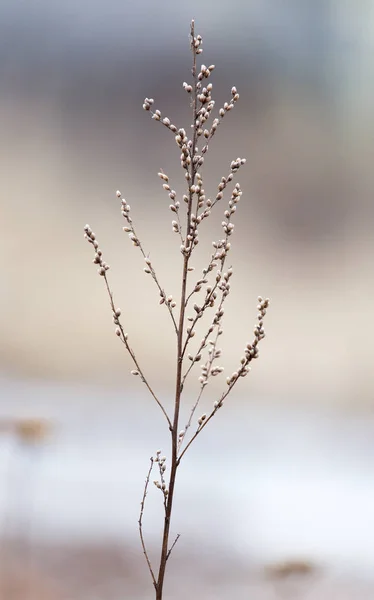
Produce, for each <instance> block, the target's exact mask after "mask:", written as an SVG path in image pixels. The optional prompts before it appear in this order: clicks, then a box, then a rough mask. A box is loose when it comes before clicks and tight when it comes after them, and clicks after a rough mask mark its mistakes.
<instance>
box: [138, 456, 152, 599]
mask: <svg viewBox="0 0 374 600" xmlns="http://www.w3.org/2000/svg"><path fill="white" fill-rule="evenodd" d="M152 469H153V457H151V464H150V467H149V470H148V473H147V477H146V479H145V485H144V492H143V498H142V501H141V503H140V515H139V520H138V523H139V535H140V541H141V543H142V548H143V552H144V556H145V559H146V561H147V565H148V569H149V572H150V574H151V577H152V581H153V585H154V588H155V589H156V590H157V583H156V577H155V575H154V573H153V569H152V565H151V561H150V558H149V556H148V552H147V548H146V545H145V542H144V536H143V514H144V505H145V499H146V496H147V491H148V485H149V478H150V476H151V472H152Z"/></svg>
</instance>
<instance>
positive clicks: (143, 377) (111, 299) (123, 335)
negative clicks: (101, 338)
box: [103, 273, 172, 430]
mask: <svg viewBox="0 0 374 600" xmlns="http://www.w3.org/2000/svg"><path fill="white" fill-rule="evenodd" d="M103 277H104V281H105V285H106V289H107V291H108V295H109V300H110V306H111V308H112V312H113V315H115V314H116V307H115V305H114V301H113V292H112V290H111V289H110V286H109V282H108V278H107V276H106V273H104V275H103ZM116 319H117V323H118V327H119V330H120V332H121V341H122V343H123V344H124V345H125V346H126V350H127V352H128V353H129V354H130V356H131V358H132V360H133V362H134V364H135V366H136V369H137V371H138V372H139V375H140V377H141V380H142V382H143V383H145V385H146V387H147V388H148V391H149V392H150V394H151V395H152V397H153V398H154V399H155V400H156V402H157V404H158V405H159V407H160V408H161V410H162V412H163V413H164V415H165V418H166V420H167V422H168V424H169V429H170V430H171V426H172V425H171V421H170V418H169V415H168V414H167V412H166V410H165V408H164V407H163V406H162V404H161V402H160V400H159V399H158V398H157V396H156V394H155V393H154V391H153V389H152V388H151V386H150V385H149V383H148V381H147V379H146V377H145V375H144V373H143V370H142V368H141V367H140V365H139V363H138V361H137V358H136V356H135V353H134V351H133V350H132V348H131V347H130V345H129V343H128V341H127V335H126V334H125V331H124V329H123V327H122V324H121V322H120V320H119V318H118V317H116Z"/></svg>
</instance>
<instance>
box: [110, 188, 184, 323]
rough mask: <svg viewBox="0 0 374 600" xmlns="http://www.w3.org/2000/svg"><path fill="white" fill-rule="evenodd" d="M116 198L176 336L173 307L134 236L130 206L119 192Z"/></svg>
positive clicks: (138, 240)
mask: <svg viewBox="0 0 374 600" xmlns="http://www.w3.org/2000/svg"><path fill="white" fill-rule="evenodd" d="M117 198H121V202H122V216H123V217H124V218H125V219H126V221H127V223H128V226H127V227H124V230H125V231H126V232H127V233H129V235H130V239H131V241H132V242H133V244H134V246H137V247H138V248H139V250H140V252H141V253H142V255H143V258H144V260H145V262H146V265H147V266H146V267H145V269H144V271H145V272H146V273H149V274H150V275H151V276H152V279H153V281H154V282H155V284H156V285H157V287H158V291H159V292H160V296H161V298H162V300H163V301H164V302H162V304H163V303H165V304H166V307H167V309H168V311H169V313H170V317H171V320H172V321H173V325H174V330H175V333H176V334H177V335H178V328H177V323H176V321H175V317H174V315H173V306H172V305H171V303H170V302H166V293H165V291H164V289H163V288H162V287H161V284H160V282H159V280H158V278H157V275H156V271H155V270H154V267H153V265H152V263H151V261H150V259H149V256H148V254H146V253H145V250H144V248H143V246H142V243H141V241H140V239H139V237H138V236H137V234H136V231H135V227H134V224H133V221H132V218H131V217H130V215H129V213H130V206H129V205H128V204H127V202H126V200H125V199H124V198H122V194H121V192H120V191H118V192H117Z"/></svg>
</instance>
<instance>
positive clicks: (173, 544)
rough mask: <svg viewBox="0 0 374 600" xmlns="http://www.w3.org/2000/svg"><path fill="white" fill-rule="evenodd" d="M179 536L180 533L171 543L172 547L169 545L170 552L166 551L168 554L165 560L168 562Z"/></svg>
mask: <svg viewBox="0 0 374 600" xmlns="http://www.w3.org/2000/svg"><path fill="white" fill-rule="evenodd" d="M180 536H181V535H180V533H178V535H177V537H176V538H175V540H174V542H173V543H172V545H171V548H170V550H169V551H168V553H167V555H166V560H168V559H169V556H170V554H171V553H172V550H173V548H174V546H175V544H176V543H177V541H178V540H179V538H180Z"/></svg>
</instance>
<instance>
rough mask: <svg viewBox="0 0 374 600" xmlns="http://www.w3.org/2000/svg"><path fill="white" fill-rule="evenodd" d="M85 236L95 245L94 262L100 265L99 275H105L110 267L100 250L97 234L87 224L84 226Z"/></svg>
mask: <svg viewBox="0 0 374 600" xmlns="http://www.w3.org/2000/svg"><path fill="white" fill-rule="evenodd" d="M84 237H85V239H86V240H87V241H88V242H89V243H90V244H92V245H93V247H94V249H95V257H94V259H93V261H92V262H93V263H94V264H95V265H99V268H98V273H99V275H101V276H104V275H105V274H106V272H107V271H108V270H109V269H110V267H109V265H107V264H106V262H105V261H104V260H103V253H102V251H101V250H100V248H99V244H98V242H97V240H96V236H95V234H94V232H93V231H92V229H91V227H90V226H89V225H86V226H85V228H84Z"/></svg>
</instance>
